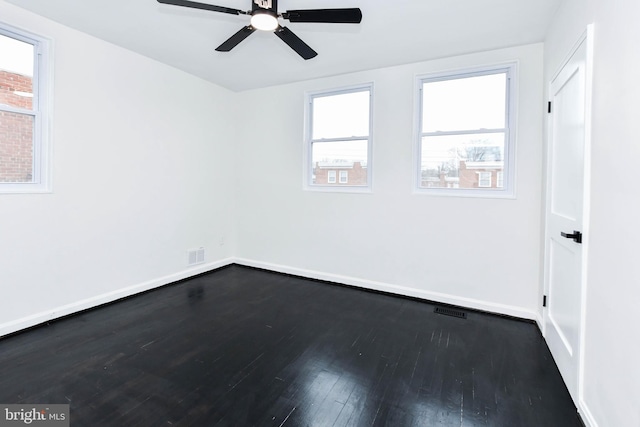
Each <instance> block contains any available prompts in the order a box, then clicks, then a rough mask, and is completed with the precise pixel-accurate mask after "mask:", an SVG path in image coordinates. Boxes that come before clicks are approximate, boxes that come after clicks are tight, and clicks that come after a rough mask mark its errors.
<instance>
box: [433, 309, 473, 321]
mask: <svg viewBox="0 0 640 427" xmlns="http://www.w3.org/2000/svg"><path fill="white" fill-rule="evenodd" d="M433 312H434V313H437V314H444V315H445V316H453V317H459V318H461V319H466V318H467V313H465V312H464V311H461V310H456V309H455V308H446V307H436V308H435V309H434V310H433Z"/></svg>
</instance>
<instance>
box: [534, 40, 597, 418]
mask: <svg viewBox="0 0 640 427" xmlns="http://www.w3.org/2000/svg"><path fill="white" fill-rule="evenodd" d="M589 42H590V38H589ZM587 44H588V41H587V38H584V39H583V40H582V42H581V43H580V44H579V45H578V47H577V48H576V49H575V50H574V52H573V54H572V55H571V57H570V59H569V60H568V61H567V63H566V64H565V65H564V67H563V68H562V70H561V71H560V72H559V73H558V74H557V76H556V77H555V78H554V79H553V81H552V82H551V85H550V100H551V105H550V108H551V113H550V115H549V117H550V121H549V132H550V141H549V169H548V171H549V175H548V186H547V229H546V242H545V248H546V257H545V290H546V292H545V295H546V309H545V310H544V322H545V324H544V330H545V338H546V340H547V344H548V346H549V349H550V350H551V353H552V355H553V358H554V359H555V361H556V364H557V365H558V368H559V370H560V373H561V374H562V377H563V379H564V381H565V383H566V385H567V388H568V389H569V392H570V394H571V396H572V398H573V400H574V402H575V403H576V406H578V398H579V396H578V394H579V379H580V368H581V359H580V353H581V343H582V327H583V322H582V319H583V316H582V308H583V292H584V287H583V283H584V280H583V279H584V277H583V271H584V262H585V258H584V255H585V254H584V253H583V252H584V251H583V248H584V245H583V243H582V237H583V236H582V232H584V229H583V226H584V225H585V224H584V219H585V218H584V213H585V200H584V196H585V194H586V192H585V176H586V174H585V144H586V143H587V138H588V136H589V135H588V129H589V127H588V124H589V114H590V108H589V104H588V103H589V102H590V96H589V92H588V85H587V83H588V82H589V81H590V70H589V69H588V67H587V64H588V63H589V62H588V59H589V58H588V57H587ZM588 73H589V74H588Z"/></svg>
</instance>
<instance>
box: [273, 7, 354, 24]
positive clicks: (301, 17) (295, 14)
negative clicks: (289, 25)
mask: <svg viewBox="0 0 640 427" xmlns="http://www.w3.org/2000/svg"><path fill="white" fill-rule="evenodd" d="M282 17H283V18H284V19H288V20H289V21H291V22H330V23H338V24H359V23H360V22H362V11H361V10H360V9H359V8H357V7H356V8H350V9H304V10H287V11H286V13H283V14H282Z"/></svg>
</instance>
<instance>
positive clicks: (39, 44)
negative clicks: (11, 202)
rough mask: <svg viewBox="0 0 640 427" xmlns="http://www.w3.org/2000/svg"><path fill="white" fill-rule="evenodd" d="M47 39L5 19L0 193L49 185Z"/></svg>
mask: <svg viewBox="0 0 640 427" xmlns="http://www.w3.org/2000/svg"><path fill="white" fill-rule="evenodd" d="M47 53H48V43H47V41H46V40H45V39H42V38H40V37H38V36H34V35H32V34H28V33H26V32H23V31H21V30H17V29H14V28H11V27H8V26H5V25H2V24H0V193H30V192H46V191H49V184H50V182H49V181H50V179H49V144H48V132H47V131H48V126H47V123H48V122H47V107H48V100H47V80H48V70H47V63H48V58H47Z"/></svg>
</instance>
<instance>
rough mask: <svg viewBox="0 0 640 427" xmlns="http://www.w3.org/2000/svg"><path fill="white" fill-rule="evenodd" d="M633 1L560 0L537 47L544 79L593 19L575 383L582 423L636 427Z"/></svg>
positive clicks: (639, 108) (637, 7) (639, 210)
mask: <svg viewBox="0 0 640 427" xmlns="http://www.w3.org/2000/svg"><path fill="white" fill-rule="evenodd" d="M638 17H640V3H639V2H638V1H637V0H613V1H610V0H565V1H564V2H562V6H561V8H560V10H559V11H558V14H557V15H556V18H555V21H554V23H553V24H552V26H551V27H550V29H549V32H548V37H547V39H546V41H545V75H546V77H545V81H547V82H548V81H549V80H550V79H551V77H552V76H553V74H554V73H555V72H556V71H557V70H558V68H559V67H560V65H561V64H562V61H563V60H564V59H565V56H566V55H567V54H568V53H569V50H570V49H571V46H572V45H573V44H574V43H575V42H576V41H577V40H578V38H579V37H580V35H581V34H582V33H583V32H584V31H585V29H586V26H587V24H589V23H592V22H593V23H594V29H595V46H594V87H593V128H592V152H591V155H592V164H591V167H592V176H591V181H592V188H591V205H590V209H591V221H590V236H588V238H589V241H590V242H589V258H588V275H587V311H586V325H585V327H586V331H585V349H584V350H585V351H584V377H583V379H584V387H583V398H582V401H581V402H580V406H581V410H582V412H583V414H584V415H585V418H586V421H587V422H588V423H589V424H590V425H591V427H595V426H599V427H618V426H640V392H639V391H638V384H640V369H639V368H638V363H637V361H638V355H639V354H640V334H639V333H638V331H637V325H638V321H637V312H638V302H639V301H640V285H639V284H640V263H639V262H638V253H639V251H638V242H639V241H640V231H639V230H638V227H637V221H638V218H640V197H638V194H639V192H638V187H637V185H638V182H640V169H639V168H638V159H640V144H638V135H640V120H638V118H639V117H640V85H638V70H639V69H640V49H639V47H638V40H640V27H639V26H638Z"/></svg>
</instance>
